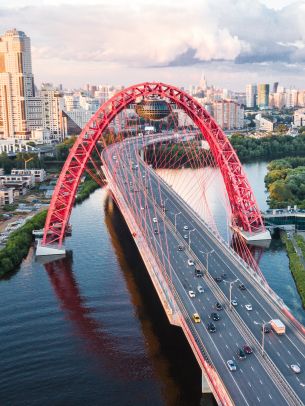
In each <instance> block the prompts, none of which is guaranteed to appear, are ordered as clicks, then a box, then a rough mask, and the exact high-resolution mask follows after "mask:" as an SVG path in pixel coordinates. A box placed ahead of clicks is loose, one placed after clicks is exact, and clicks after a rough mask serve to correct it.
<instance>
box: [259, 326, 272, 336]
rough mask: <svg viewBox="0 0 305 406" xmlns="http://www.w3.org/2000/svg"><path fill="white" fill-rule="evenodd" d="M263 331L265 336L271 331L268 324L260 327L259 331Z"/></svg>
mask: <svg viewBox="0 0 305 406" xmlns="http://www.w3.org/2000/svg"><path fill="white" fill-rule="evenodd" d="M263 329H264V333H265V334H268V333H270V331H271V328H270V326H269V325H268V324H265V325H264V327H263V326H262V328H261V330H262V331H263Z"/></svg>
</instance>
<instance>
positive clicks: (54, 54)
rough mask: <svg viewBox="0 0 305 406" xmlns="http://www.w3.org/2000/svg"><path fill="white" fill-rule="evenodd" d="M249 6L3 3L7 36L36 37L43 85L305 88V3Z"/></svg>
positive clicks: (34, 43) (36, 57)
mask: <svg viewBox="0 0 305 406" xmlns="http://www.w3.org/2000/svg"><path fill="white" fill-rule="evenodd" d="M246 3H247V2H245V1H237V2H235V3H234V4H233V5H230V7H228V0H222V1H221V2H219V3H218V4H217V6H216V5H215V4H213V3H212V2H211V1H210V0H206V1H204V2H201V4H199V2H198V1H197V0H193V1H191V4H189V7H188V8H186V7H185V4H184V3H183V2H182V1H177V2H175V4H174V5H173V4H172V2H170V1H169V0H168V1H165V2H162V4H161V2H160V1H156V2H154V3H149V2H147V3H145V4H143V2H141V1H136V2H134V3H133V5H132V7H131V8H130V9H128V10H127V9H126V7H124V4H125V3H124V2H123V1H119V0H117V1H115V2H111V4H110V3H109V2H107V1H90V2H89V5H88V6H85V5H84V4H85V3H84V1H81V0H78V1H74V2H73V3H72V2H71V1H66V2H65V4H63V3H62V2H61V1H55V0H53V1H51V0H46V1H44V2H43V3H42V4H41V5H40V6H36V5H35V2H33V1H30V0H23V1H12V2H10V4H9V5H6V4H5V3H4V2H3V1H0V21H1V26H2V27H3V31H6V30H8V29H12V28H16V29H18V30H21V31H24V32H25V33H26V34H27V35H28V36H29V37H30V38H31V41H32V59H33V73H34V74H35V82H36V83H37V84H38V85H40V84H41V83H43V82H46V81H51V82H53V83H55V84H57V83H63V84H64V86H66V87H70V88H76V87H80V86H82V85H83V84H84V83H85V82H89V83H110V84H118V82H120V83H122V84H124V85H129V84H132V83H136V82H142V81H146V80H156V81H159V80H160V81H164V82H169V83H175V84H177V85H178V86H188V85H189V84H191V83H198V81H199V79H200V76H201V73H202V71H204V72H205V74H206V76H207V77H208V80H209V83H213V84H215V86H218V87H224V88H231V89H235V90H244V88H245V85H246V84H247V83H258V82H261V83H272V82H274V81H275V80H276V81H279V82H280V83H281V84H282V85H283V86H285V87H293V86H295V87H299V88H302V87H304V80H303V77H304V66H305V65H304V60H305V57H304V49H305V41H304V38H305V32H304V28H303V27H302V24H301V20H300V17H299V16H301V15H302V12H303V10H304V7H305V5H304V2H303V1H297V2H293V1H289V0H286V1H285V0H283V1H281V2H274V1H271V0H269V1H258V0H257V1H255V2H249V7H247V4H246ZM221 5H222V6H223V9H225V10H226V14H224V13H222V12H221ZM250 5H251V7H250ZM281 7H282V8H281ZM237 16H238V17H237ZM82 24H83V27H84V29H83V30H82V31H81V35H80V27H82ZM292 26H293V30H292V29H291V27H292ZM273 31H274V32H273ZM173 34H174V35H173ZM118 78H119V79H118Z"/></svg>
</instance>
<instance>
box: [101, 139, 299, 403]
mask: <svg viewBox="0 0 305 406" xmlns="http://www.w3.org/2000/svg"><path fill="white" fill-rule="evenodd" d="M150 139H151V138H148V140H150ZM145 142H148V141H145ZM142 145H143V141H142V140H141V139H139V138H136V139H135V140H134V141H133V142H132V141H125V142H123V143H120V144H114V145H112V146H111V147H109V148H108V149H107V150H105V151H104V153H103V160H104V163H105V164H106V165H107V168H108V170H109V171H110V173H111V174H112V176H113V177H114V178H115V181H116V185H117V187H118V188H119V190H120V192H121V193H122V194H123V195H124V198H125V200H126V203H127V204H128V206H129V207H130V208H132V210H133V215H134V217H135V219H137V222H138V224H139V225H140V228H141V229H142V232H143V234H144V235H145V236H146V238H147V239H149V241H150V247H151V251H152V253H154V254H155V256H156V257H157V258H158V260H159V262H160V265H161V266H160V269H162V268H163V270H164V272H165V273H166V275H167V276H168V277H169V278H170V280H171V281H172V283H173V291H174V293H175V295H176V299H177V302H178V305H179V306H181V307H180V310H181V309H182V311H183V312H184V315H185V317H187V319H188V322H189V323H192V328H193V329H195V330H196V334H197V335H198V337H199V340H201V342H202V343H203V347H204V349H205V352H206V353H207V354H208V356H209V358H210V359H211V361H212V364H213V365H214V367H215V369H216V370H217V372H218V374H219V376H220V378H221V380H222V381H223V383H224V385H225V386H226V388H227V389H228V392H229V393H230V396H231V398H232V400H233V402H234V403H235V404H238V405H241V404H242V405H243V404H247V405H253V404H262V405H265V404H266V405H267V404H268V405H270V404H277V405H287V404H303V403H304V401H305V391H304V387H305V379H304V377H303V373H301V374H300V375H296V374H294V373H293V372H292V370H291V368H290V365H291V364H297V365H299V366H300V367H301V369H302V370H304V369H305V355H304V354H305V342H304V339H303V338H302V337H301V336H300V335H299V334H298V333H297V332H296V331H295V330H294V329H293V328H292V326H291V324H290V322H289V321H288V319H286V318H285V316H284V315H283V314H282V313H281V312H280V309H279V307H277V305H275V304H274V302H273V301H272V300H271V299H269V298H268V297H267V295H266V294H265V292H264V291H263V290H262V289H261V288H260V286H259V285H258V283H257V282H256V281H255V280H254V279H253V278H252V277H251V276H250V275H249V274H248V273H247V272H246V271H245V270H244V269H243V267H242V265H241V264H240V263H239V262H238V261H237V260H236V258H235V256H234V255H232V253H231V252H230V250H229V249H228V248H227V247H225V246H224V245H223V243H222V242H221V241H220V240H219V239H218V238H216V237H215V235H214V234H213V233H212V232H211V230H210V229H209V228H208V227H207V226H206V224H205V223H204V222H203V221H202V220H201V219H200V218H198V217H197V215H196V214H195V213H194V212H193V211H192V210H191V209H190V207H189V206H187V205H186V204H185V202H183V200H182V199H181V198H180V197H179V196H178V195H177V194H176V193H175V192H174V191H173V190H172V189H171V188H170V187H169V186H168V185H167V184H166V183H165V182H164V181H162V180H161V179H160V177H159V176H158V175H157V174H156V173H155V172H154V171H153V170H152V169H151V168H149V167H148V166H147V165H146V164H145V163H144V162H143V161H142V160H141V159H140V157H139V154H138V150H139V149H140V148H141V147H142ZM114 155H116V159H113V156H114ZM131 161H133V162H134V163H135V165H138V167H136V168H133V167H134V166H135V165H132V164H131ZM113 192H114V195H115V190H114V191H113ZM161 202H165V206H166V212H164V210H163V208H162V207H161ZM178 213H181V214H179V215H178ZM175 215H176V216H175ZM153 218H157V219H158V222H157V223H154V222H153V220H152V219H153ZM175 218H176V230H175V226H174V224H175ZM184 226H187V227H188V228H189V230H194V231H191V232H190V233H189V230H188V231H185V230H184ZM155 229H157V230H158V234H155V231H154V230H155ZM185 234H187V235H188V236H189V235H190V236H191V242H190V247H189V241H188V239H184V237H183V236H184V235H185ZM178 245H181V246H183V247H184V249H183V251H178V249H177V247H178ZM208 252H210V254H209V255H207V253H208ZM208 256H209V264H208V273H207V274H206V276H205V277H204V278H198V277H196V276H195V274H194V266H188V264H187V261H188V259H189V258H191V259H193V260H194V261H195V263H196V266H199V267H200V268H201V269H206V268H207V258H208ZM223 274H226V276H225V278H222V279H223V280H222V281H221V282H220V283H216V282H215V280H214V278H216V277H217V276H220V277H222V275H223ZM230 282H232V299H235V300H237V302H238V305H237V306H236V307H234V308H233V309H232V310H230V306H229V300H228V297H229V289H230ZM239 283H243V284H244V285H245V286H246V290H244V291H241V290H240V289H239V288H238V284H239ZM198 285H201V286H202V287H203V289H204V293H201V294H199V293H198V290H197V287H198ZM189 290H193V291H194V292H195V293H196V297H195V298H190V297H189V295H188V291H189ZM216 302H221V303H222V304H223V305H224V310H222V311H220V312H219V315H220V317H221V319H220V320H219V321H216V322H214V324H215V326H216V329H217V330H216V332H215V333H210V332H208V330H207V323H208V322H210V321H211V319H210V318H209V315H210V313H211V312H213V311H215V303H216ZM246 304H251V305H252V307H253V310H252V311H248V310H246V308H245V305H246ZM195 312H197V313H198V314H199V315H200V317H201V323H198V324H195V323H193V322H190V317H191V316H192V314H193V313H195ZM272 318H280V319H281V320H282V321H283V322H284V323H285V324H286V329H287V334H286V335H285V336H277V335H276V334H275V333H273V332H271V333H269V334H265V337H264V338H265V351H266V355H265V356H264V357H263V356H262V355H261V353H260V343H261V340H262V332H261V326H262V323H263V322H268V321H269V320H270V319H272ZM243 345H250V346H251V347H252V348H253V350H254V352H253V354H251V355H248V356H247V358H246V359H245V360H239V359H238V355H237V352H238V349H239V348H241V347H242V346H243ZM228 359H233V360H234V361H235V362H236V364H237V367H238V369H237V371H236V372H230V371H229V370H228V368H227V365H226V362H227V360H228Z"/></svg>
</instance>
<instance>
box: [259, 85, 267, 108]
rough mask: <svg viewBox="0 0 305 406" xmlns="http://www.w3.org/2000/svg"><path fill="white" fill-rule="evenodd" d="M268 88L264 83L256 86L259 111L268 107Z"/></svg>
mask: <svg viewBox="0 0 305 406" xmlns="http://www.w3.org/2000/svg"><path fill="white" fill-rule="evenodd" d="M269 87H270V86H269V85H268V84H266V83H261V84H259V85H258V96H257V105H258V107H259V108H261V109H264V108H268V106H269Z"/></svg>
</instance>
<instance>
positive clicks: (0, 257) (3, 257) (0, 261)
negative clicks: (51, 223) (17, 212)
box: [0, 210, 47, 278]
mask: <svg viewBox="0 0 305 406" xmlns="http://www.w3.org/2000/svg"><path fill="white" fill-rule="evenodd" d="M46 216H47V210H44V211H42V212H40V213H38V214H36V215H35V216H34V217H32V218H31V219H30V220H27V222H26V223H25V224H24V225H23V226H22V227H20V228H19V229H18V230H16V231H14V232H13V233H12V234H11V235H10V236H9V238H8V241H7V243H6V245H5V247H4V248H2V249H1V250H0V278H1V277H2V276H4V275H5V274H7V273H9V272H12V271H14V270H16V268H17V267H18V266H19V265H20V264H21V262H22V260H23V258H25V257H26V256H27V253H28V251H29V248H30V246H31V244H32V242H33V236H32V231H33V230H35V229H41V228H43V226H44V223H45V221H46Z"/></svg>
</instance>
